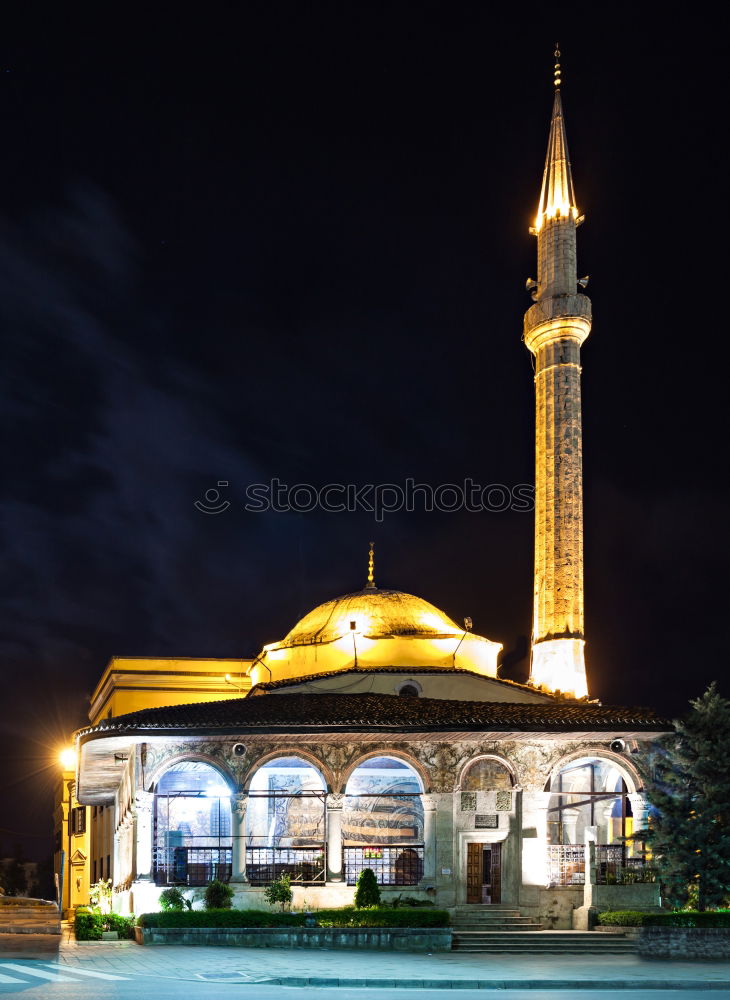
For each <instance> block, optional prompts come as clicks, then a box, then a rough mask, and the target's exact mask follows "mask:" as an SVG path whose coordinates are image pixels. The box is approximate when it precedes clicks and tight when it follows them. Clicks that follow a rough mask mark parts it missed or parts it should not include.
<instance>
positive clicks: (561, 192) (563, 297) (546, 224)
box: [524, 90, 591, 698]
mask: <svg viewBox="0 0 730 1000" xmlns="http://www.w3.org/2000/svg"><path fill="white" fill-rule="evenodd" d="M580 222H582V218H581V217H579V216H578V209H577V207H576V204H575V195H574V191H573V180H572V176H571V171H570V159H569V157H568V144H567V139H566V135H565V124H564V121H563V109H562V103H561V99H560V91H559V90H556V92H555V103H554V105H553V116H552V121H551V125H550V139H549V142H548V153H547V159H546V163H545V173H544V175H543V183H542V192H541V195H540V205H539V208H538V214H537V219H536V223H535V228H534V230H533V232H534V233H535V234H536V235H537V263H538V278H537V281H536V282H532V283H531V287H533V289H534V291H533V298H534V299H535V304H534V305H533V306H532V307H531V308H530V309H528V310H527V312H526V314H525V325H524V340H525V344H526V345H527V347H528V348H529V350H530V351H531V352H532V354H533V355H534V356H535V411H536V412H535V576H534V612H533V633H532V666H531V672H530V677H531V681H532V683H533V684H535V685H537V686H539V687H541V688H543V689H545V690H547V691H561V692H563V693H564V694H570V695H573V696H575V697H579V698H580V697H585V696H586V695H587V693H588V687H587V684H586V673H585V663H584V657H583V647H584V621H583V485H582V433H581V398H580V372H581V365H580V348H581V345H582V343H583V341H584V340H585V339H586V337H587V336H588V334H589V332H590V329H591V304H590V300H589V299H588V298H587V297H586V296H585V295H582V294H580V293H579V291H578V285H579V282H578V274H577V255H576V227H577V226H578V224H579V223H580Z"/></svg>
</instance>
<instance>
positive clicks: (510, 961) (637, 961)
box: [26, 932, 730, 991]
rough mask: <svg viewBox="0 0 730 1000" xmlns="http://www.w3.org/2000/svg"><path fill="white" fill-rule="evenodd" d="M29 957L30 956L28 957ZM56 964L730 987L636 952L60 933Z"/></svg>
mask: <svg viewBox="0 0 730 1000" xmlns="http://www.w3.org/2000/svg"><path fill="white" fill-rule="evenodd" d="M26 957H30V956H26ZM58 962H59V964H60V965H62V966H67V967H69V968H71V967H74V968H78V969H87V970H90V971H94V972H106V973H115V974H117V975H124V976H133V977H135V978H137V977H145V978H146V977H152V978H158V979H159V978H162V979H175V980H183V981H184V980H193V981H198V982H219V983H224V982H229V983H230V982H236V983H247V982H248V983H260V984H261V985H271V986H330V987H355V986H361V987H362V986H366V987H378V986H379V987H386V988H398V987H400V988H412V989H417V988H422V989H425V988H434V987H441V988H449V989H469V988H471V989H490V988H491V989H554V990H569V989H583V990H589V989H601V990H609V989H616V990H618V989H621V990H623V989H645V990H646V989H665V990H666V989H674V990H676V989H688V990H689V989H695V990H697V989H702V990H726V991H730V963H728V962H652V961H646V960H643V959H641V958H639V957H638V956H634V955H601V956H595V957H591V956H586V955H572V956H571V955H567V956H565V955H564V956H560V957H553V956H549V955H540V956H537V955H532V956H530V955H525V956H519V957H515V956H507V955H505V956H500V955H492V954H489V955H483V954H482V955H480V954H459V953H458V952H447V953H443V954H435V955H404V954H399V953H396V952H383V951H379V952H378V953H377V954H374V953H372V952H366V951H324V950H311V951H310V950H304V949H296V950H295V949H279V948H276V949H273V948H271V949H264V948H205V947H184V946H158V947H149V946H147V947H142V946H140V945H137V944H135V943H134V942H132V941H122V942H119V943H114V944H111V943H110V944H107V943H92V942H89V943H83V942H81V943H77V942H75V941H73V939H72V938H71V937H70V935H69V934H68V932H65V933H64V935H63V940H62V943H61V948H60V951H59V954H58Z"/></svg>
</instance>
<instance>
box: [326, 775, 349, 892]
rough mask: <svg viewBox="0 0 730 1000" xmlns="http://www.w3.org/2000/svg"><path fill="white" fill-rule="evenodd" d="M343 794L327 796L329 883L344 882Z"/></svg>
mask: <svg viewBox="0 0 730 1000" xmlns="http://www.w3.org/2000/svg"><path fill="white" fill-rule="evenodd" d="M344 801H345V796H344V795H343V794H342V792H330V794H329V795H328V796H327V802H326V809H327V881H328V882H341V881H342V806H343V804H344Z"/></svg>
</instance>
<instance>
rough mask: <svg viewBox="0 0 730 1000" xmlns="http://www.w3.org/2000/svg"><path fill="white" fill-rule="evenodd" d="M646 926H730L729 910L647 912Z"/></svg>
mask: <svg viewBox="0 0 730 1000" xmlns="http://www.w3.org/2000/svg"><path fill="white" fill-rule="evenodd" d="M646 918H647V919H646V920H645V921H644V926H645V927H730V911H728V910H702V911H699V910H695V911H692V910H680V911H678V912H677V913H647V914H646Z"/></svg>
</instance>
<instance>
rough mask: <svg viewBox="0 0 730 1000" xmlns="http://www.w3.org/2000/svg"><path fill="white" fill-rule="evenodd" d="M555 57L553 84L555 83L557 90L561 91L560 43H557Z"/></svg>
mask: <svg viewBox="0 0 730 1000" xmlns="http://www.w3.org/2000/svg"><path fill="white" fill-rule="evenodd" d="M553 55H554V56H555V67H554V69H553V75H554V79H553V82H554V83H555V89H556V90H559V89H560V42H556V43H555V52H553Z"/></svg>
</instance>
